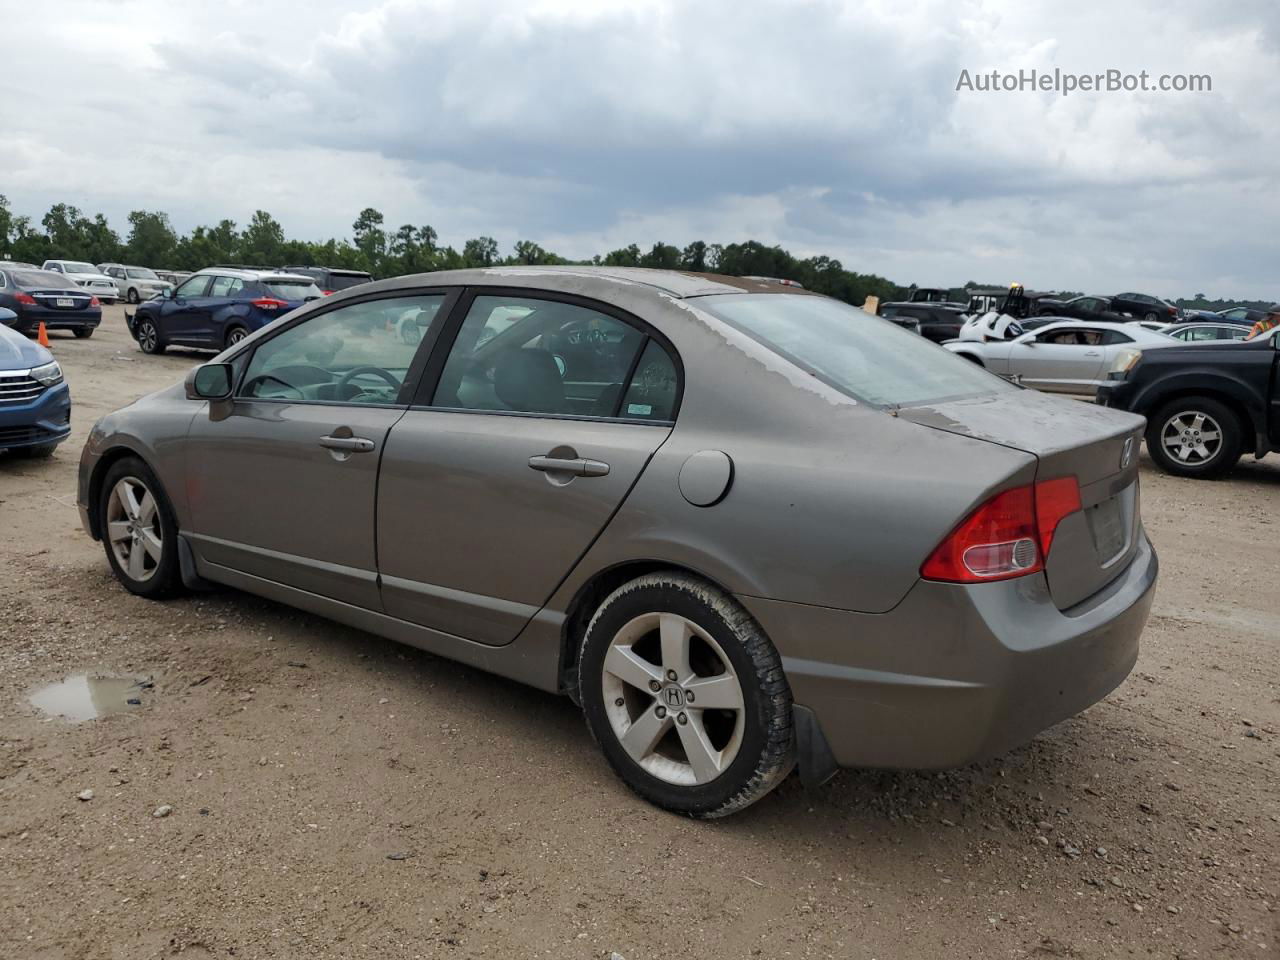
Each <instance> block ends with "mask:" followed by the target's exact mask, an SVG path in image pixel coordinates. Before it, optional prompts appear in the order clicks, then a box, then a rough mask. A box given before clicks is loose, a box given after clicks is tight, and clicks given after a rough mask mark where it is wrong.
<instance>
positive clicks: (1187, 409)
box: [1146, 397, 1247, 480]
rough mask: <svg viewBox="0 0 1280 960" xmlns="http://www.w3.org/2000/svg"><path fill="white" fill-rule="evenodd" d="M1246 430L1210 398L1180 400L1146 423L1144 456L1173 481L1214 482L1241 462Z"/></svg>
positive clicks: (1245, 426)
mask: <svg viewBox="0 0 1280 960" xmlns="http://www.w3.org/2000/svg"><path fill="white" fill-rule="evenodd" d="M1246 428H1247V425H1246V424H1243V423H1241V422H1240V418H1239V416H1237V415H1236V413H1235V411H1234V410H1232V409H1231V408H1230V407H1228V406H1227V405H1226V404H1224V403H1222V402H1221V401H1219V400H1215V399H1214V398H1213V397H1181V398H1179V399H1177V400H1170V401H1169V402H1168V403H1166V404H1164V405H1162V406H1161V407H1160V408H1159V409H1158V410H1157V411H1156V412H1155V413H1154V414H1153V415H1152V417H1151V418H1150V420H1148V422H1147V434H1146V439H1147V453H1149V454H1150V455H1151V459H1152V460H1154V461H1155V463H1156V465H1157V466H1158V467H1160V469H1161V470H1164V471H1165V472H1166V473H1171V474H1173V475H1174V476H1176V477H1194V478H1198V479H1203V480H1212V479H1217V478H1219V477H1224V476H1226V475H1227V474H1228V473H1230V472H1231V470H1232V468H1234V467H1235V465H1236V461H1238V460H1239V459H1240V454H1241V453H1242V452H1243V450H1244V431H1245V429H1246Z"/></svg>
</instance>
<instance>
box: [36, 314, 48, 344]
mask: <svg viewBox="0 0 1280 960" xmlns="http://www.w3.org/2000/svg"><path fill="white" fill-rule="evenodd" d="M36 343H38V344H40V346H42V347H47V346H49V331H48V330H46V329H45V328H44V321H43V320H41V321H40V329H39V330H38V331H37V333H36Z"/></svg>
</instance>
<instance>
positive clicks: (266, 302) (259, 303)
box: [253, 297, 288, 310]
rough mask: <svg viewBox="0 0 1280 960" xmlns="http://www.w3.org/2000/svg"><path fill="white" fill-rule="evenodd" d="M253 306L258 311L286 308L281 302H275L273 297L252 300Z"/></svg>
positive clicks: (285, 304)
mask: <svg viewBox="0 0 1280 960" xmlns="http://www.w3.org/2000/svg"><path fill="white" fill-rule="evenodd" d="M253 305H254V306H255V307H257V308H258V309H259V310H279V309H280V308H281V307H287V306H288V304H287V303H285V302H284V301H283V300H277V299H276V298H275V297H261V298H260V299H258V300H254V301H253Z"/></svg>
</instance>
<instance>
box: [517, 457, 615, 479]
mask: <svg viewBox="0 0 1280 960" xmlns="http://www.w3.org/2000/svg"><path fill="white" fill-rule="evenodd" d="M529 469H531V470H540V471H542V472H543V473H562V474H564V473H567V474H569V475H571V476H575V477H607V476H608V475H609V465H608V464H607V463H603V462H601V461H599V460H584V459H582V458H581V457H579V458H578V459H576V460H564V459H561V458H560V457H530V458H529Z"/></svg>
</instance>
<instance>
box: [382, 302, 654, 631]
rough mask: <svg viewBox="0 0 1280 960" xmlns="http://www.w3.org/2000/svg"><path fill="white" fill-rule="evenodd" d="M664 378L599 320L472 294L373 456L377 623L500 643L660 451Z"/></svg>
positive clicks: (646, 337) (581, 309)
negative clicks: (384, 620) (376, 465)
mask: <svg viewBox="0 0 1280 960" xmlns="http://www.w3.org/2000/svg"><path fill="white" fill-rule="evenodd" d="M513 318H514V319H513ZM455 330H456V331H457V332H456V334H455V333H454V331H455ZM677 370H678V366H677V363H676V360H675V357H674V353H673V351H672V350H671V348H670V346H669V345H668V344H666V343H664V342H663V341H662V340H661V338H660V337H658V336H657V335H656V333H655V332H654V331H652V330H650V329H649V328H648V327H647V326H646V325H644V324H642V323H641V322H640V321H638V320H636V319H635V318H633V317H629V316H627V315H626V314H623V313H620V312H619V311H616V310H614V309H613V308H611V307H608V306H605V305H602V304H596V303H593V302H591V301H582V300H578V299H575V298H568V297H565V298H561V297H557V296H555V295H552V294H546V293H541V292H537V293H533V294H530V292H529V291H521V290H513V291H478V292H473V293H472V294H471V295H470V296H469V297H468V298H466V299H465V300H464V302H463V304H462V305H461V306H460V307H459V309H458V311H457V312H456V314H455V317H454V318H452V319H451V321H450V323H449V326H448V327H447V328H446V332H445V333H444V334H442V337H441V345H440V348H439V349H437V351H436V355H435V356H433V358H432V361H431V364H430V365H429V367H428V371H427V374H426V375H425V376H424V378H423V388H422V391H421V392H420V394H419V396H418V398H416V400H415V403H414V404H413V406H412V407H411V408H410V410H409V411H408V412H407V413H406V414H405V415H404V417H403V419H401V420H400V421H398V422H397V423H396V425H395V426H394V427H393V428H392V430H391V436H390V438H389V439H388V441H387V447H386V452H385V453H384V454H383V459H382V471H381V475H380V477H379V481H378V569H379V572H380V574H381V577H382V597H383V604H384V607H385V610H386V612H387V613H388V614H391V615H392V616H395V617H399V618H402V619H404V620H409V621H412V622H414V623H418V624H421V625H424V626H427V627H431V628H433V629H436V630H440V631H443V632H446V633H449V634H453V635H455V636H461V637H465V638H467V639H469V640H473V641H477V642H480V643H487V644H493V645H499V644H504V643H509V642H510V641H511V640H513V639H514V638H515V637H516V635H517V634H518V633H519V632H520V630H521V629H522V628H523V627H524V625H525V624H526V623H528V621H529V619H530V618H531V617H532V616H533V615H534V614H535V613H536V612H537V611H538V610H539V608H541V607H542V606H543V605H544V604H545V603H546V601H547V599H548V598H549V597H550V596H551V594H552V593H553V592H554V591H555V589H556V587H557V586H558V585H559V583H560V582H561V580H562V579H563V578H564V577H565V576H566V575H568V573H569V572H570V570H572V568H573V566H574V564H575V563H576V562H577V560H578V558H579V557H581V556H582V554H583V553H585V552H586V550H587V548H588V547H590V545H591V543H592V542H593V541H594V540H595V538H596V537H597V536H598V535H599V533H600V532H601V531H602V530H603V529H604V527H605V525H606V524H607V523H608V522H609V520H610V518H611V517H612V516H613V514H614V512H615V511H616V510H617V509H618V507H619V506H621V504H622V502H623V500H624V499H625V497H626V496H627V493H628V492H629V491H630V490H631V487H632V486H633V485H634V483H635V482H636V480H637V479H638V478H639V476H640V474H641V471H643V470H644V468H645V466H646V465H647V464H648V462H649V460H650V458H651V457H652V456H653V454H654V452H655V451H656V450H657V449H658V447H659V446H661V444H662V443H663V441H664V440H666V438H667V436H668V434H669V433H670V431H671V426H672V423H673V422H674V418H675V414H676V406H677V398H678V375H677V372H676V371H677ZM436 371H438V373H437V372H436Z"/></svg>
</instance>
